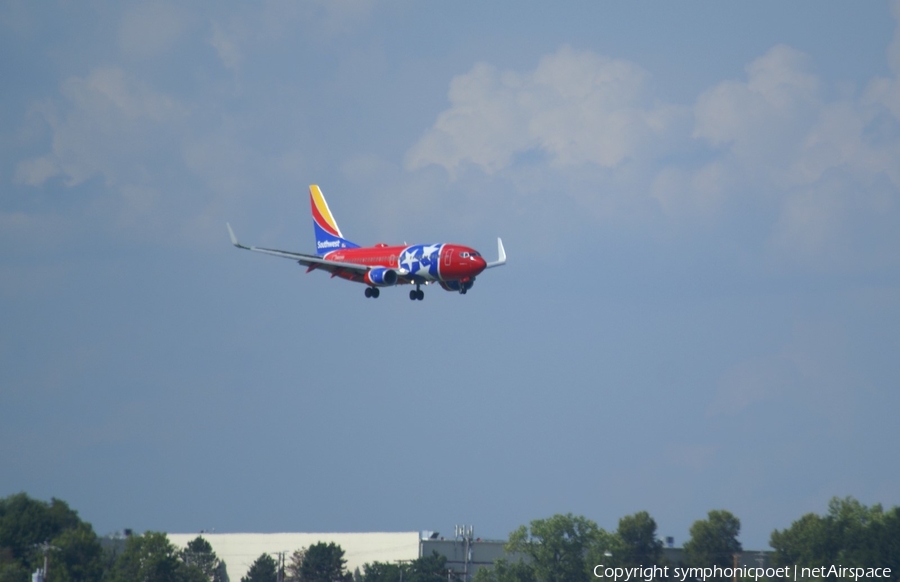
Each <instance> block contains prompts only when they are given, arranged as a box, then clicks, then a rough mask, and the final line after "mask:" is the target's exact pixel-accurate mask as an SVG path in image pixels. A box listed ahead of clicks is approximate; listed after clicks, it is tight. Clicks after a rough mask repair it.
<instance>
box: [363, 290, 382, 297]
mask: <svg viewBox="0 0 900 582" xmlns="http://www.w3.org/2000/svg"><path fill="white" fill-rule="evenodd" d="M379 295H381V291H380V290H379V289H378V287H366V297H374V298H375V299H378V296H379Z"/></svg>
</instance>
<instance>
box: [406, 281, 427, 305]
mask: <svg viewBox="0 0 900 582" xmlns="http://www.w3.org/2000/svg"><path fill="white" fill-rule="evenodd" d="M409 298H410V299H411V300H412V301H415V300H417V299H418V300H419V301H421V300H423V299H425V292H424V291H422V290H421V289H419V285H418V283H417V284H416V288H415V289H412V290H410V292H409Z"/></svg>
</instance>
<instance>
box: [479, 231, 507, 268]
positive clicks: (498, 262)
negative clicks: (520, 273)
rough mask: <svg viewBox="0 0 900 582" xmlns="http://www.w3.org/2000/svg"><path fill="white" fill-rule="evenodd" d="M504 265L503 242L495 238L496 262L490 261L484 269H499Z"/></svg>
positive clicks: (504, 252)
mask: <svg viewBox="0 0 900 582" xmlns="http://www.w3.org/2000/svg"><path fill="white" fill-rule="evenodd" d="M505 264H506V250H505V249H504V248H503V241H502V240H500V237H497V260H496V261H491V262H490V263H488V264H487V265H485V267H484V268H485V269H490V268H491V267H499V266H500V265H505Z"/></svg>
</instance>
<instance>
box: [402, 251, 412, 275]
mask: <svg viewBox="0 0 900 582" xmlns="http://www.w3.org/2000/svg"><path fill="white" fill-rule="evenodd" d="M414 262H416V256H415V254H414V253H411V252H410V251H408V250H407V251H403V256H402V257H400V266H401V267H403V268H405V269H406V270H407V271H412V264H413V263H414Z"/></svg>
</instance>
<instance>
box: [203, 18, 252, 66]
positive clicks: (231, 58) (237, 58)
mask: <svg viewBox="0 0 900 582" xmlns="http://www.w3.org/2000/svg"><path fill="white" fill-rule="evenodd" d="M237 36H238V35H237V34H236V33H234V32H232V31H230V30H229V31H226V30H225V29H224V28H223V27H222V26H221V25H220V24H219V23H218V22H214V23H213V25H212V35H211V37H210V40H209V44H211V45H212V47H213V48H214V49H216V54H217V55H219V60H221V61H222V64H223V65H225V68H227V69H231V70H232V71H237V70H239V69H240V68H241V64H242V63H243V61H244V56H243V54H242V53H241V48H240V46H239V44H238V39H237Z"/></svg>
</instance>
